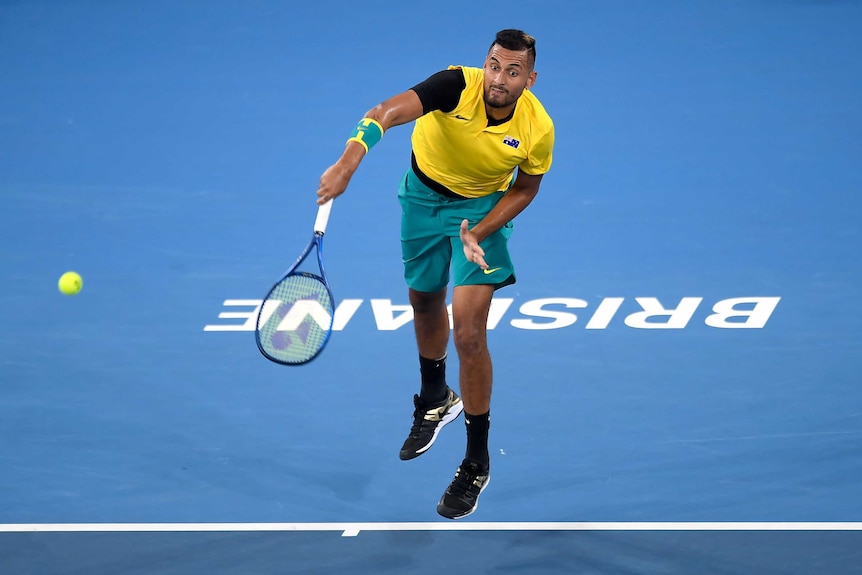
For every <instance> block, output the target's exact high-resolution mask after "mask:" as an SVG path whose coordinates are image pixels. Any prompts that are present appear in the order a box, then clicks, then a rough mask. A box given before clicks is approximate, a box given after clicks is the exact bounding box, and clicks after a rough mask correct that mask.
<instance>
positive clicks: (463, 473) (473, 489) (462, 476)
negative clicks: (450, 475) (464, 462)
mask: <svg viewBox="0 0 862 575" xmlns="http://www.w3.org/2000/svg"><path fill="white" fill-rule="evenodd" d="M480 475H482V474H481V473H479V472H478V469H477V470H476V471H473V470H471V469H465V468H464V467H463V466H462V467H459V468H458V472H457V473H456V474H455V481H453V482H452V485H450V486H449V493H451V494H452V495H454V496H455V497H458V498H459V499H462V500H466V498H465V497H464V496H465V495H470V498H471V499H472V498H475V497H478V496H479V492H480V491H481V490H482V487H481V484H479V485H477V481H476V480H477V479H478V477H479V476H480Z"/></svg>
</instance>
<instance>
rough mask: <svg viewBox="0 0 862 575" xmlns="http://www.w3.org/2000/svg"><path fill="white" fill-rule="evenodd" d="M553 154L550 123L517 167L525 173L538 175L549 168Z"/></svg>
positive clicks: (551, 126)
mask: <svg viewBox="0 0 862 575" xmlns="http://www.w3.org/2000/svg"><path fill="white" fill-rule="evenodd" d="M553 155H554V125H553V124H551V125H550V126H549V127H548V129H547V130H546V131H545V133H544V134H542V135H540V136H539V138H538V140H537V141H536V142H535V144H533V146H532V147H531V148H530V153H529V155H528V156H527V159H526V160H524V161H523V162H521V164H520V165H519V166H518V169H519V170H521V171H523V172H524V173H525V174H530V175H531V176H538V175H539V174H544V173H545V172H547V171H548V170H550V169H551V162H552V161H553Z"/></svg>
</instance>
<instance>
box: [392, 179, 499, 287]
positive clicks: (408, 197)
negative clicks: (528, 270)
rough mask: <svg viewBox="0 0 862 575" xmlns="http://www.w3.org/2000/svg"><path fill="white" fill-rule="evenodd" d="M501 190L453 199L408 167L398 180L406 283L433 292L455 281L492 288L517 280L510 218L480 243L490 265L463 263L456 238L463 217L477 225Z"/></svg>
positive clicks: (459, 244) (460, 247)
mask: <svg viewBox="0 0 862 575" xmlns="http://www.w3.org/2000/svg"><path fill="white" fill-rule="evenodd" d="M502 197H503V193H502V192H500V193H495V194H490V195H488V196H484V197H481V198H465V199H454V198H449V197H446V196H444V195H441V194H440V193H438V192H435V191H434V190H432V189H431V188H429V187H427V186H426V185H425V184H423V183H422V182H421V181H420V180H419V178H418V177H416V174H415V173H414V172H413V170H412V169H408V170H407V173H405V174H404V177H403V178H402V180H401V185H400V186H399V188H398V199H399V200H400V202H401V256H402V260H403V262H404V279H405V280H407V285H408V286H409V287H410V288H412V289H414V290H416V291H421V292H429V293H430V292H436V291H439V290H441V289H443V288H445V287H446V286H448V285H449V271H450V268H451V271H452V279H453V283H454V285H456V286H459V285H482V284H484V285H493V286H494V287H495V289H499V288H501V287H504V286H507V285H510V284H513V283H515V268H514V266H513V265H512V259H511V257H510V256H509V249H508V247H507V242H508V240H509V236H510V235H511V234H512V222H509V223H507V224H506V225H505V226H503V227H502V228H501V229H499V230H497V231H496V232H494V233H493V234H491V235H490V236H488V237H487V238H485V240H484V241H482V242H481V243H480V244H479V245H480V246H482V249H483V250H485V262H486V263H487V264H488V269H486V270H483V269H482V268H480V267H479V266H478V265H476V264H475V263H473V262H469V261H467V258H466V257H465V256H464V248H463V246H462V244H461V239H460V228H461V221H462V220H464V219H466V220H468V221H469V222H470V227H471V228H472V227H473V226H475V225H476V224H477V223H479V221H480V220H481V219H482V218H484V217H485V215H486V214H487V213H488V212H490V211H491V209H492V208H493V207H494V206H495V205H497V202H499V201H500V198H502Z"/></svg>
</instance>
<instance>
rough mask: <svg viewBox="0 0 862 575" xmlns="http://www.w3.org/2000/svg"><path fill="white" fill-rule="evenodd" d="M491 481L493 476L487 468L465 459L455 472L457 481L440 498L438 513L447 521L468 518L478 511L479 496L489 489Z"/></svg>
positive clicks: (454, 480) (453, 481)
mask: <svg viewBox="0 0 862 575" xmlns="http://www.w3.org/2000/svg"><path fill="white" fill-rule="evenodd" d="M489 481H491V474H490V472H489V470H488V468H487V467H485V468H482V467H480V466H479V464H478V463H476V462H475V461H469V460H467V459H465V460H464V461H462V462H461V466H460V467H459V468H458V471H456V472H455V479H453V480H452V483H450V484H449V487H447V488H446V492H445V493H444V494H443V497H441V498H440V503H438V504H437V513H439V514H440V515H442V516H443V517H446V518H447V519H461V518H462V517H467V516H468V515H470V514H471V513H473V512H474V511H476V507H478V506H479V496H480V495H481V494H482V492H483V491H485V488H486V487H488V482H489Z"/></svg>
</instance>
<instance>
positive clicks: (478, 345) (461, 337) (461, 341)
mask: <svg viewBox="0 0 862 575" xmlns="http://www.w3.org/2000/svg"><path fill="white" fill-rule="evenodd" d="M453 339H454V341H455V349H456V350H458V355H459V356H461V357H473V356H476V355H480V354H485V353H487V352H488V344H487V341H486V340H485V330H482V329H477V328H475V327H474V326H471V325H469V324H468V325H461V326H459V325H458V323H457V322H456V323H455V329H454V333H453Z"/></svg>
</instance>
